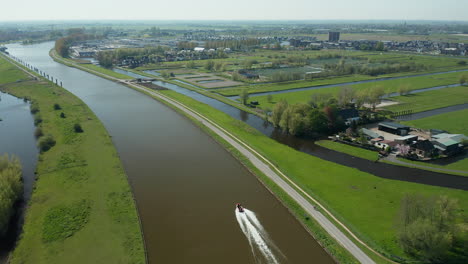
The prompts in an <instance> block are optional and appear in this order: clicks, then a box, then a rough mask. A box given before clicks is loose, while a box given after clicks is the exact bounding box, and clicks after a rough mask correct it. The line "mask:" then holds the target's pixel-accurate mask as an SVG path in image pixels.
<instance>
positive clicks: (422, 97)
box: [384, 86, 468, 125]
mask: <svg viewBox="0 0 468 264" xmlns="http://www.w3.org/2000/svg"><path fill="white" fill-rule="evenodd" d="M391 99H392V100H394V101H397V102H399V104H395V105H390V106H387V107H384V108H385V109H386V110H390V111H393V112H398V111H405V110H412V111H413V113H416V112H422V111H428V110H432V109H437V108H442V107H447V106H451V105H457V104H464V103H468V89H467V87H465V86H458V87H450V88H444V89H440V90H433V91H427V92H422V93H417V94H408V95H403V96H397V97H392V98H391ZM421 120H422V119H421ZM438 121H440V120H438ZM413 122H417V121H413ZM422 122H425V121H422ZM433 124H436V123H432V124H431V125H433Z"/></svg>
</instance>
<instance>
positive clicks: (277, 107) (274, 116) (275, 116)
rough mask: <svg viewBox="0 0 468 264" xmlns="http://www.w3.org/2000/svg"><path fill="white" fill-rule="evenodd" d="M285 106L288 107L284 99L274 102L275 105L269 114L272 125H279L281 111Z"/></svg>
mask: <svg viewBox="0 0 468 264" xmlns="http://www.w3.org/2000/svg"><path fill="white" fill-rule="evenodd" d="M286 108H288V102H287V101H286V100H280V101H279V102H277V103H276V104H275V107H274V108H273V112H272V114H271V121H272V122H273V125H274V126H276V127H278V126H279V122H280V121H281V116H282V115H283V112H284V110H286Z"/></svg>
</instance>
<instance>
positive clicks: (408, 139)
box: [395, 135, 418, 144]
mask: <svg viewBox="0 0 468 264" xmlns="http://www.w3.org/2000/svg"><path fill="white" fill-rule="evenodd" d="M417 140H418V136H417V135H407V136H404V137H399V138H395V142H396V143H397V144H411V143H412V142H413V141H417Z"/></svg>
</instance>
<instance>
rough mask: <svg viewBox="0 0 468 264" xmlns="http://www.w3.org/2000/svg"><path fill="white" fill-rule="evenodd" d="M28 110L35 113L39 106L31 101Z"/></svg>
mask: <svg viewBox="0 0 468 264" xmlns="http://www.w3.org/2000/svg"><path fill="white" fill-rule="evenodd" d="M30 111H31V114H35V113H37V112H39V106H38V105H37V103H36V102H32V103H31V107H30Z"/></svg>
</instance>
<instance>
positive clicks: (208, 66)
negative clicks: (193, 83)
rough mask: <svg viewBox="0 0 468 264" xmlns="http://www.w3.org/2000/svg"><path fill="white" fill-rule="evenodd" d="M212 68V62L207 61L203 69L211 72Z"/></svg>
mask: <svg viewBox="0 0 468 264" xmlns="http://www.w3.org/2000/svg"><path fill="white" fill-rule="evenodd" d="M213 67H214V61H212V60H207V61H206V62H205V66H204V68H205V69H206V70H207V71H212V70H213Z"/></svg>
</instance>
